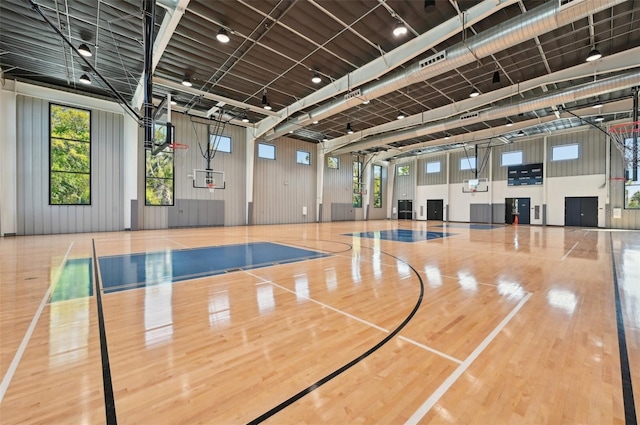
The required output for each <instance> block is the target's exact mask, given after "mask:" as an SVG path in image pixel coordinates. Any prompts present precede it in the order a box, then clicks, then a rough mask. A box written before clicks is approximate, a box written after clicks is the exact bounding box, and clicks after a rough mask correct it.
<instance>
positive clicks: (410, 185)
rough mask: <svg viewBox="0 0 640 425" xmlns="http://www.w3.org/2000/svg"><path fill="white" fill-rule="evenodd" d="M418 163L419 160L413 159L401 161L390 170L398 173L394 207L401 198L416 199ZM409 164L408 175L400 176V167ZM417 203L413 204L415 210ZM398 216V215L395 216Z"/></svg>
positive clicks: (395, 183) (394, 192) (395, 184)
mask: <svg viewBox="0 0 640 425" xmlns="http://www.w3.org/2000/svg"><path fill="white" fill-rule="evenodd" d="M416 163H417V161H416V160H415V159H414V160H411V161H408V162H399V163H397V164H396V166H395V168H394V169H393V170H389V172H393V173H396V176H395V180H394V182H393V186H394V188H393V204H392V205H391V206H392V207H397V206H398V201H399V200H414V199H415V190H416V175H415V173H416ZM407 165H408V166H409V175H408V176H399V175H398V168H399V167H402V166H407ZM416 208H417V205H415V204H414V205H413V209H414V210H415V209H416ZM394 218H397V215H396V216H395V217H394Z"/></svg>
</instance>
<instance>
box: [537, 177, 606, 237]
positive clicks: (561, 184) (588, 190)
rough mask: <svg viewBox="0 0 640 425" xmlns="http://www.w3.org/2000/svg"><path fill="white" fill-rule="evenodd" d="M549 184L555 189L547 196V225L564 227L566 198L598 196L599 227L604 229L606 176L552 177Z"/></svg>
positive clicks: (548, 180) (548, 179)
mask: <svg viewBox="0 0 640 425" xmlns="http://www.w3.org/2000/svg"><path fill="white" fill-rule="evenodd" d="M547 182H548V184H549V185H550V186H549V187H551V188H553V189H552V190H549V192H548V194H547V224H549V225H552V226H564V198H565V197H571V196H585V197H586V196H597V197H598V227H604V223H605V205H606V201H607V190H606V185H605V183H606V176H605V175H604V174H596V175H590V176H571V177H551V178H547ZM532 204H533V203H532Z"/></svg>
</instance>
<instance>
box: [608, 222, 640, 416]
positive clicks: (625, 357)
mask: <svg viewBox="0 0 640 425" xmlns="http://www.w3.org/2000/svg"><path fill="white" fill-rule="evenodd" d="M609 242H610V243H611V265H612V269H613V288H614V290H615V299H616V322H617V325H618V348H619V351H620V375H621V377H622V398H623V401H624V420H625V424H627V425H636V424H637V423H638V419H637V416H636V405H635V401H634V397H633V385H632V383H631V369H630V367H629V353H628V351H627V339H626V337H625V333H624V317H623V315H622V305H621V303H620V288H619V287H618V272H617V269H616V257H615V253H614V251H613V236H612V235H611V232H609Z"/></svg>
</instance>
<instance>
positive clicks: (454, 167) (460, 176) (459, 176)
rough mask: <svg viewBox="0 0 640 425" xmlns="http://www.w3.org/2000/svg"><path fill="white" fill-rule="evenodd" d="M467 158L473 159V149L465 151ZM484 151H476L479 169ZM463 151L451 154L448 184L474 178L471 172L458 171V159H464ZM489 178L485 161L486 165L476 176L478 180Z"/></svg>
mask: <svg viewBox="0 0 640 425" xmlns="http://www.w3.org/2000/svg"><path fill="white" fill-rule="evenodd" d="M467 153H468V156H469V158H473V157H474V152H473V149H469V150H467ZM484 153H485V150H484V149H479V150H478V164H477V166H478V167H479V166H480V165H481V164H482V159H483V157H484ZM466 157H467V156H466V155H465V153H464V151H457V152H451V156H450V158H451V164H450V166H449V178H450V180H449V183H450V184H454V183H463V182H464V180H465V179H472V178H474V173H473V170H460V159H462V158H466ZM488 176H489V162H488V160H487V165H486V166H485V168H484V170H482V172H481V173H479V174H478V178H487V177H488Z"/></svg>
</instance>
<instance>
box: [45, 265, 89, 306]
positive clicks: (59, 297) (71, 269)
mask: <svg viewBox="0 0 640 425" xmlns="http://www.w3.org/2000/svg"><path fill="white" fill-rule="evenodd" d="M92 270H93V267H91V258H72V259H71V260H68V261H67V262H66V264H65V265H64V269H63V270H62V273H61V274H60V280H58V283H57V284H56V287H55V289H54V290H53V294H51V299H50V300H49V302H50V303H56V302H59V301H67V300H75V299H77V298H86V297H90V296H92V295H93V279H92V276H93V274H92Z"/></svg>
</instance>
